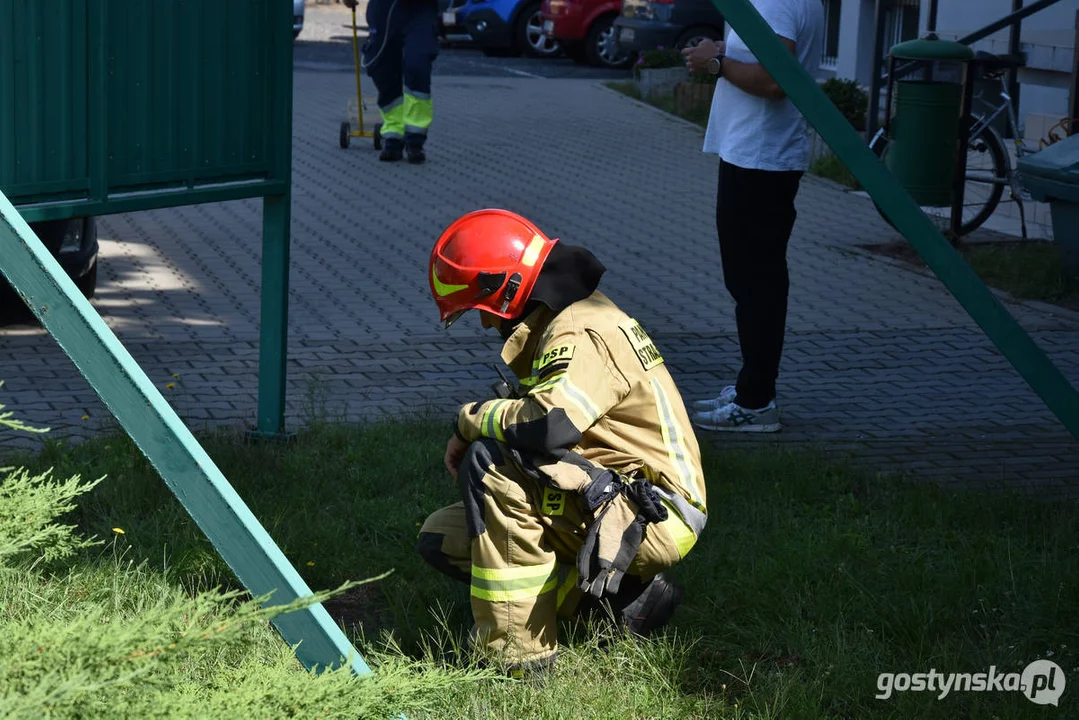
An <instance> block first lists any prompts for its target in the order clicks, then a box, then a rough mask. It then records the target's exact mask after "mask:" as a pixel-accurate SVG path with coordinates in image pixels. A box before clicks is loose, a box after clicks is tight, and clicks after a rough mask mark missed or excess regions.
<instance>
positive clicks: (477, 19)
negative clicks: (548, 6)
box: [442, 0, 561, 57]
mask: <svg viewBox="0 0 1079 720" xmlns="http://www.w3.org/2000/svg"><path fill="white" fill-rule="evenodd" d="M453 1H454V0H451V2H453ZM456 2H457V3H459V4H456V5H453V6H452V7H449V8H447V10H445V11H444V12H443V15H442V24H443V26H444V27H445V29H446V30H445V33H446V35H447V36H449V35H451V34H453V33H454V31H455V30H456V28H464V30H465V32H467V34H468V36H469V37H470V38H471V39H472V42H474V43H475V44H476V45H477V46H479V47H480V48H481V49H482V50H483V52H484V53H485V54H487V55H493V56H502V57H505V56H512V55H520V54H521V53H525V54H527V55H531V56H533V57H553V56H555V55H558V54H559V53H560V52H561V48H560V47H559V45H558V41H557V40H555V39H554V38H551V37H547V36H546V35H544V34H543V16H542V14H541V11H540V2H541V0H463V2H462V0H456Z"/></svg>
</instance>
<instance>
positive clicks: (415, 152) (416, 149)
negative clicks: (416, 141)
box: [405, 145, 427, 165]
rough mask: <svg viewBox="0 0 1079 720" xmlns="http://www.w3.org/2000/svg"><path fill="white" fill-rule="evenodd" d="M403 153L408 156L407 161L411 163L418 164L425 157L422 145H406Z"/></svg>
mask: <svg viewBox="0 0 1079 720" xmlns="http://www.w3.org/2000/svg"><path fill="white" fill-rule="evenodd" d="M405 154H406V155H407V156H408V161H409V162H410V163H411V164H413V165H419V164H421V163H423V161H425V160H426V159H427V156H426V155H425V154H424V152H423V146H422V145H418V146H417V145H406V146H405Z"/></svg>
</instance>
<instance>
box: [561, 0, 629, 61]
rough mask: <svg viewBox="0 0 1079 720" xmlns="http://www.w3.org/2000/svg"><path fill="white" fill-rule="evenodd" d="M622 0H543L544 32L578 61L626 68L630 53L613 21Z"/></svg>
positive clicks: (619, 9)
mask: <svg viewBox="0 0 1079 720" xmlns="http://www.w3.org/2000/svg"><path fill="white" fill-rule="evenodd" d="M620 12H622V0H543V34H544V35H546V36H548V37H552V38H554V39H555V40H557V41H558V43H559V44H560V45H561V46H562V51H563V52H565V53H566V55H568V56H569V57H571V58H573V59H574V60H575V61H577V62H581V63H588V64H589V65H594V66H596V67H605V68H625V67H629V64H630V63H631V62H632V61H633V56H632V54H631V53H629V52H627V51H626V50H625V49H624V48H622V47H621V46H620V45H619V44H618V38H617V37H615V30H614V21H615V20H616V19H617V18H618V14H619V13H620Z"/></svg>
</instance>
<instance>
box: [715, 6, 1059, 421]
mask: <svg viewBox="0 0 1079 720" xmlns="http://www.w3.org/2000/svg"><path fill="white" fill-rule="evenodd" d="M712 3H713V4H714V5H715V6H716V8H717V9H718V10H719V11H720V12H721V13H722V14H723V16H724V18H725V19H726V21H727V22H728V23H730V25H731V27H732V28H733V29H734V30H735V32H737V33H738V36H739V37H740V38H742V39H743V40H744V41H745V43H746V45H747V46H748V47H749V49H750V50H751V51H752V52H753V54H754V56H756V58H757V59H758V60H759V61H760V62H761V64H762V65H764V67H765V69H767V70H768V72H769V73H770V74H771V75H772V77H773V78H774V79H775V81H776V82H777V83H779V85H780V87H782V88H783V90H784V91H785V92H786V94H787V96H788V97H789V98H790V99H791V101H792V102H794V104H795V105H796V106H797V107H798V109H799V110H800V111H801V112H802V114H803V115H805V117H806V119H807V120H808V121H809V123H810V124H811V125H812V126H813V127H814V128H816V130H817V132H818V133H819V134H820V136H821V138H822V139H823V140H824V141H825V142H826V143H828V146H829V147H831V148H832V151H833V152H835V154H836V155H837V156H838V157H839V159H840V160H841V161H842V162H843V164H844V165H846V166H847V167H848V168H849V169H850V171H851V172H852V173H853V174H854V176H855V177H856V178H858V181H859V182H860V183H861V184H862V187H864V188H865V189H866V190H867V191H868V192H869V195H870V196H871V197H872V198H873V200H874V201H875V202H876V203H877V205H879V206H880V208H881V210H883V212H884V213H885V214H886V215H887V216H888V219H889V220H891V221H892V223H893V224H894V225H895V227H896V228H897V229H898V230H899V231H900V232H901V233H902V234H903V235H904V236H905V237H906V238H907V240H908V241H909V242H910V244H911V245H912V246H913V247H914V249H915V250H916V251H917V252H918V254H919V255H921V256H922V259H924V260H925V262H926V264H927V265H929V267H930V269H932V270H933V272H934V273H936V275H937V277H938V278H940V280H941V282H943V283H944V286H945V287H946V288H948V291H949V292H951V293H952V295H954V296H955V298H956V300H958V301H959V303H960V304H961V305H962V306H963V309H964V310H966V311H967V313H968V314H969V315H970V316H971V317H972V318H973V319H974V321H975V322H977V323H978V325H979V326H980V327H981V328H982V330H984V331H985V334H986V335H987V336H989V339H990V340H992V342H993V343H994V344H995V345H996V346H997V348H998V349H999V350H1000V351H1001V353H1003V354H1004V356H1005V357H1006V358H1007V359H1008V361H1009V362H1010V363H1011V364H1012V365H1013V366H1014V367H1015V369H1016V370H1017V371H1018V372H1019V374H1020V375H1021V376H1022V377H1023V379H1024V380H1025V381H1026V382H1027V383H1028V384H1029V385H1030V387H1031V388H1032V389H1033V390H1034V392H1036V393H1037V394H1038V396H1039V397H1041V399H1042V400H1043V401H1044V402H1045V404H1046V405H1047V406H1048V407H1049V409H1050V410H1051V411H1052V412H1053V413H1054V414H1055V415H1056V416H1057V418H1059V419H1060V421H1061V422H1062V423H1063V424H1064V426H1065V427H1066V428H1067V429H1068V431H1069V432H1070V433H1071V434H1072V435H1073V436H1075V437H1076V438H1079V392H1077V391H1076V389H1075V388H1074V387H1072V386H1071V384H1070V383H1069V382H1068V380H1067V379H1066V378H1065V377H1064V375H1063V374H1062V373H1061V372H1060V370H1059V369H1058V368H1057V367H1056V366H1055V365H1054V364H1053V363H1052V362H1051V361H1050V360H1049V358H1048V357H1046V355H1045V353H1044V352H1042V350H1041V348H1039V347H1038V345H1037V344H1036V343H1035V342H1034V340H1033V339H1031V337H1030V335H1028V334H1027V332H1026V331H1025V330H1023V328H1022V327H1021V326H1020V325H1019V323H1018V322H1016V320H1015V318H1014V317H1012V315H1011V314H1010V313H1009V312H1008V311H1007V309H1005V307H1004V306H1003V305H1002V304H1001V302H1000V301H999V300H998V299H997V298H996V296H995V295H993V293H992V292H991V291H990V290H989V288H987V287H986V286H985V283H983V282H982V281H981V278H979V277H978V275H977V274H976V273H975V272H974V271H973V270H972V269H971V267H970V266H969V265H968V264H967V263H966V262H965V261H964V260H963V258H962V257H960V255H959V253H957V252H956V251H955V249H954V248H953V247H952V246H951V244H950V243H949V242H948V241H947V240H945V239H944V236H943V235H941V234H940V232H938V231H937V229H936V228H935V227H934V226H933V224H932V222H930V220H929V219H928V218H927V217H926V216H925V214H924V213H922V211H921V209H920V208H919V207H918V205H917V204H916V203H915V202H914V200H913V199H912V198H911V197H910V195H908V194H907V192H906V191H905V190H904V189H903V187H902V186H901V185H900V184H899V182H898V181H897V180H896V179H895V177H893V176H892V174H891V173H889V172H888V170H887V169H885V167H884V165H883V164H881V162H880V161H879V160H878V159H877V158H876V156H875V155H874V154H873V153H872V151H870V150H869V148H868V147H867V146H866V144H865V142H864V141H863V140H862V139H861V138H860V137H859V136H858V134H857V133H856V132H855V131H854V128H852V127H851V125H850V123H848V122H847V120H846V118H844V117H843V115H842V114H841V113H840V112H839V110H838V109H836V107H835V105H834V104H832V102H831V101H830V100H829V99H828V96H827V95H825V94H824V92H823V91H822V90H821V89H820V87H819V86H818V85H817V82H816V81H815V80H814V79H813V78H812V77H810V75H809V73H807V72H806V71H805V68H803V67H802V66H801V65H800V64H799V63H798V61H797V59H796V58H795V57H794V56H793V55H792V54H791V53H790V52H789V51H788V50H787V49H786V48H785V47H784V46H783V44H782V43H781V42H780V41H779V38H778V37H776V35H775V33H774V32H772V29H771V28H770V27H769V26H768V23H766V22H765V21H764V18H762V17H761V16H760V13H758V12H757V10H756V9H755V8H754V7H753V6H752V5H751V4H750V3H749V0H712Z"/></svg>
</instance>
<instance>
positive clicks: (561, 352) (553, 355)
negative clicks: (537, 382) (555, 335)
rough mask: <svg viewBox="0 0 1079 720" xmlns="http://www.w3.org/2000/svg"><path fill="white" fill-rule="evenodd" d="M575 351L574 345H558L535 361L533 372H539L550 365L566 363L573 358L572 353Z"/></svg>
mask: <svg viewBox="0 0 1079 720" xmlns="http://www.w3.org/2000/svg"><path fill="white" fill-rule="evenodd" d="M576 349H577V346H576V345H559V346H558V347H553V348H551V349H549V350H547V351H546V352H544V353H543V354H542V355H540V356H539V358H538V359H537V360H536V363H535V368H534V369H535V371H536V372H539V371H540V370H543V368H545V367H547V366H548V365H550V364H551V363H555V362H563V361H564V362H568V361H569V360H570V358H572V357H573V351H574V350H576Z"/></svg>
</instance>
